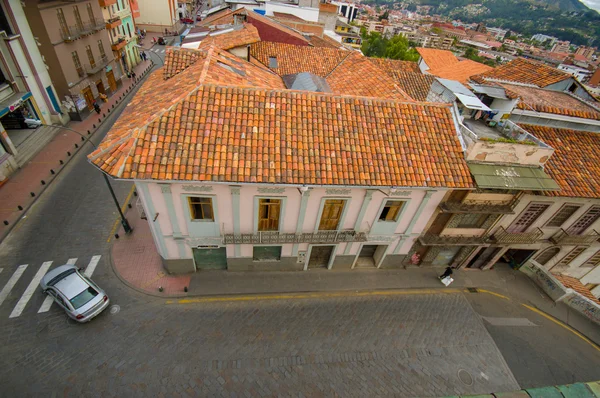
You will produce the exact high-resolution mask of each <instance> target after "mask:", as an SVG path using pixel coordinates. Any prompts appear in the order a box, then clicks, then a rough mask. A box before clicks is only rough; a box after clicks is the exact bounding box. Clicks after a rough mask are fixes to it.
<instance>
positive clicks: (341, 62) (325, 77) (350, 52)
mask: <svg viewBox="0 0 600 398" xmlns="http://www.w3.org/2000/svg"><path fill="white" fill-rule="evenodd" d="M352 54H355V52H354V51H348V54H347V55H346V56H345V57H344V58H343V59H342V60H341V61H340V62H338V64H337V65H336V66H335V67H334V68H333V69H332V70H330V71H329V73H328V74H327V75H325V76H323V78H324V79H327V78H328V77H329V76H331V74H332V73H333V72H335V70H336V69H337V68H338V67H339V66H340V65H341V64H343V63H344V62H345V61H346V60H347V59H348V57H349V56H351V55H352Z"/></svg>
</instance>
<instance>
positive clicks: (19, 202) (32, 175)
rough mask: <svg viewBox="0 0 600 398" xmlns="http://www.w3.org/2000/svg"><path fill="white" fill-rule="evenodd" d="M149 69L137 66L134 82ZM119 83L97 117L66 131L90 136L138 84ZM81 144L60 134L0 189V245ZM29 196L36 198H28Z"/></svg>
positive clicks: (72, 135)
mask: <svg viewBox="0 0 600 398" xmlns="http://www.w3.org/2000/svg"><path fill="white" fill-rule="evenodd" d="M151 69H152V63H151V61H150V60H148V61H142V62H141V63H140V64H139V65H137V66H136V67H135V72H136V74H137V76H138V77H137V79H136V80H137V82H141V81H142V80H143V78H144V77H145V76H146V74H147V73H148V72H149V71H150V70H151ZM122 82H123V85H122V86H121V88H120V89H119V90H118V91H117V92H116V93H114V94H113V95H112V96H111V97H110V98H108V102H105V103H100V106H101V113H100V114H97V113H95V112H93V113H92V114H91V115H90V116H89V117H88V118H87V119H85V120H83V121H81V122H76V121H71V122H69V123H68V124H67V125H66V126H65V127H68V128H70V129H73V130H76V131H78V132H80V133H81V134H83V135H85V136H90V137H91V136H93V134H94V133H95V132H96V131H97V130H98V128H99V127H100V124H101V123H102V122H103V121H104V120H105V119H106V118H107V117H109V116H110V112H111V111H113V110H114V108H115V106H117V104H119V103H121V101H123V100H126V99H127V95H128V93H129V92H130V90H131V89H132V88H133V86H134V85H135V84H138V83H134V82H133V80H132V79H128V78H125V79H123V80H122ZM82 140H83V138H82V137H80V136H78V135H77V134H75V133H73V132H69V131H67V130H61V131H59V133H57V134H56V136H54V138H53V139H52V140H51V141H50V142H49V143H48V144H46V145H45V146H44V148H43V149H42V150H41V151H40V152H39V153H38V154H37V155H35V156H34V157H33V158H32V159H31V160H30V161H29V163H27V165H25V166H24V167H22V168H21V169H20V170H19V171H17V172H16V173H15V174H13V175H11V176H10V177H9V179H8V181H7V182H6V183H5V184H4V185H2V186H0V204H1V205H0V220H1V221H2V223H1V224H0V242H1V241H2V240H3V239H4V237H6V235H8V233H9V232H10V230H11V229H12V228H13V227H14V226H15V225H16V224H17V223H18V221H19V220H20V218H21V217H23V216H24V215H25V213H26V212H27V210H28V209H29V207H30V206H31V205H32V204H33V203H34V202H35V200H36V199H37V198H38V197H39V196H40V195H41V193H42V192H43V191H44V189H45V188H46V187H48V186H49V185H50V183H51V182H52V181H53V180H54V178H56V176H57V175H58V174H59V173H60V171H61V170H62V169H63V168H64V167H65V166H66V165H67V164H68V162H69V160H70V159H72V158H73V157H74V156H75V155H76V154H77V153H78V152H79V150H81V148H82V144H83V141H82ZM88 149H90V148H88ZM86 150H87V149H86ZM53 172H54V174H53ZM41 181H44V183H45V184H42V183H41ZM31 193H33V194H34V195H35V196H31ZM19 207H20V208H22V210H20V208H19Z"/></svg>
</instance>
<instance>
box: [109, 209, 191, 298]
mask: <svg viewBox="0 0 600 398" xmlns="http://www.w3.org/2000/svg"><path fill="white" fill-rule="evenodd" d="M128 221H129V224H130V226H131V228H132V229H133V231H132V232H130V233H128V234H119V238H118V239H113V240H112V245H111V247H110V249H109V250H110V259H111V263H112V267H113V270H114V271H115V274H116V275H117V277H118V278H119V279H120V280H121V281H122V282H123V283H125V284H126V285H128V286H129V287H131V288H133V289H134V290H137V291H138V292H141V293H145V294H149V295H152V296H156V297H183V296H187V290H188V288H189V285H190V281H191V276H190V275H169V274H168V273H167V271H166V270H165V268H164V267H163V264H162V260H161V257H160V255H159V254H158V252H157V250H156V246H155V245H154V241H153V239H152V233H151V231H150V227H149V225H148V222H147V221H146V220H144V219H142V218H140V217H139V216H138V215H137V214H133V216H130V217H128ZM118 222H119V221H117V223H118ZM117 231H118V232H120V231H119V230H118V229H117Z"/></svg>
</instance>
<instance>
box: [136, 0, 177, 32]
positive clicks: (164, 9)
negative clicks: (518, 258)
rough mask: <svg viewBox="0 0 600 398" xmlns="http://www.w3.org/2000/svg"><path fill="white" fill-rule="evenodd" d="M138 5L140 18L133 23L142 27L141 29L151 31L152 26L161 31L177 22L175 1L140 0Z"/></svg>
mask: <svg viewBox="0 0 600 398" xmlns="http://www.w3.org/2000/svg"><path fill="white" fill-rule="evenodd" d="M138 4H139V7H140V16H139V17H137V18H135V23H136V25H143V26H142V28H144V27H145V28H146V29H147V30H151V29H152V26H156V27H157V28H159V30H161V31H162V30H164V28H165V27H171V26H173V25H174V24H176V23H177V22H178V21H179V15H178V14H177V1H176V0H142V1H140V2H139V3H138ZM169 5H170V6H169ZM161 27H162V29H160V28H161Z"/></svg>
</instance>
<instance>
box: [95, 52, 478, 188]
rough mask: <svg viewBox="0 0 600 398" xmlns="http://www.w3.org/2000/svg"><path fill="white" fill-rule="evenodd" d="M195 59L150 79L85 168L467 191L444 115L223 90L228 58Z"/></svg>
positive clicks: (163, 176)
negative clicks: (165, 75)
mask: <svg viewBox="0 0 600 398" xmlns="http://www.w3.org/2000/svg"><path fill="white" fill-rule="evenodd" d="M203 59H204V61H203V62H197V63H195V64H193V65H191V66H189V67H188V68H187V69H186V70H184V71H183V72H181V73H180V74H179V75H178V77H177V79H169V80H164V79H162V76H161V75H162V74H161V73H160V72H159V73H154V74H153V75H152V76H150V78H149V80H148V81H147V82H146V83H145V84H144V85H143V86H142V87H141V88H140V91H139V93H138V94H137V95H136V97H135V98H134V99H133V100H132V102H131V104H130V105H129V106H128V107H127V108H126V110H125V111H124V113H123V115H122V116H121V118H120V119H119V120H118V121H117V123H115V125H114V127H113V129H112V130H111V131H110V132H109V134H108V135H107V137H105V139H104V140H103V142H102V143H101V145H100V148H99V149H98V150H96V151H94V152H93V153H92V154H91V155H90V156H89V159H90V160H91V162H92V163H93V164H95V165H96V166H98V167H100V168H101V169H102V170H104V171H106V172H107V173H109V174H111V175H113V176H115V177H117V178H132V179H154V180H183V181H225V182H247V183H282V184H314V185H359V186H399V187H403V186H404V187H424V186H427V187H450V188H472V187H474V185H473V182H472V179H471V176H470V174H469V171H468V168H467V166H466V162H465V160H464V156H463V152H462V148H461V146H460V143H459V141H458V138H457V134H456V129H455V125H454V120H453V118H452V113H451V111H450V108H449V106H445V105H440V104H422V103H414V102H411V103H406V102H399V101H391V100H385V99H376V98H364V97H354V96H340V95H335V94H324V93H313V92H306V91H291V90H284V89H272V88H260V87H259V88H257V87H232V86H223V85H222V84H232V81H231V79H232V78H234V76H233V75H234V74H237V72H231V71H230V70H229V69H228V68H223V66H222V65H221V64H220V62H223V60H225V63H230V64H233V59H230V58H228V55H227V53H226V52H224V51H221V50H219V49H217V48H216V47H211V48H210V49H209V50H208V51H207V52H206V53H205V54H204V55H203ZM238 62H239V63H240V65H236V68H240V69H239V70H244V71H248V70H249V69H259V68H257V67H256V66H254V65H252V64H250V63H247V62H245V61H243V60H238ZM365 62H366V64H368V65H372V64H371V63H370V62H369V61H368V60H365ZM223 70H224V71H225V72H223ZM224 73H225V75H224ZM253 73H254V72H253ZM256 73H257V74H260V75H262V74H263V73H269V72H266V71H261V72H256ZM264 78H265V76H262V78H260V79H258V80H259V81H260V80H261V79H264ZM208 82H211V84H208ZM219 82H220V84H221V85H215V84H213V83H219ZM253 83H256V81H255V80H252V81H248V82H242V83H241V85H246V86H248V85H251V84H253ZM233 84H236V85H238V84H240V82H238V81H234V82H233Z"/></svg>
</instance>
